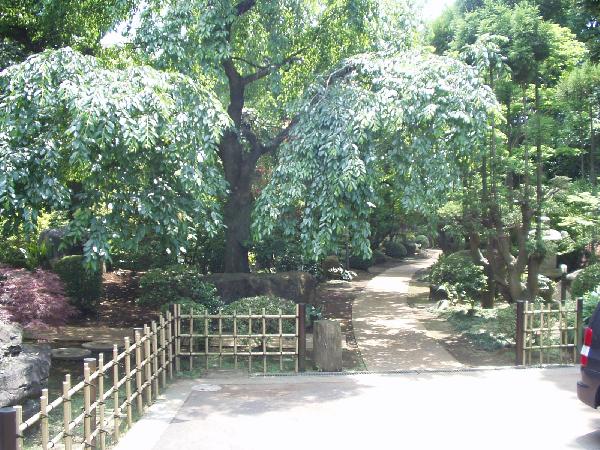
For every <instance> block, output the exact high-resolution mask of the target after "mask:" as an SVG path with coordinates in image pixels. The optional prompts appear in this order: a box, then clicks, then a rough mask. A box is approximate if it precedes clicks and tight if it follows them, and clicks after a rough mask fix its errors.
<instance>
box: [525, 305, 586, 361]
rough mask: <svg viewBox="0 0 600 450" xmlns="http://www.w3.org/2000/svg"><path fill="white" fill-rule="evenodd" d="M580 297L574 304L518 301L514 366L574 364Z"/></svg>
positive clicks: (580, 325) (576, 355)
mask: <svg viewBox="0 0 600 450" xmlns="http://www.w3.org/2000/svg"><path fill="white" fill-rule="evenodd" d="M581 311H582V300H581V299H579V300H577V302H576V303H575V305H574V306H565V305H564V304H562V303H560V302H559V303H556V304H548V305H544V304H541V305H540V304H534V303H531V302H527V301H521V302H517V329H516V333H517V339H516V341H517V346H516V347H517V349H516V363H517V365H522V364H526V365H531V364H550V363H573V364H575V363H577V359H578V355H579V350H580V344H581V343H580V340H581V329H582V315H581Z"/></svg>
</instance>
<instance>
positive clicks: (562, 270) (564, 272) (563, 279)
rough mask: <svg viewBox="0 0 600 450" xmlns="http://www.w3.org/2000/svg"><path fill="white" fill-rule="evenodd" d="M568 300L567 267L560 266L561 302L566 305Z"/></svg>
mask: <svg viewBox="0 0 600 450" xmlns="http://www.w3.org/2000/svg"><path fill="white" fill-rule="evenodd" d="M566 300H567V265H566V264H561V265H560V302H561V303H562V304H563V305H564V304H565V301H566Z"/></svg>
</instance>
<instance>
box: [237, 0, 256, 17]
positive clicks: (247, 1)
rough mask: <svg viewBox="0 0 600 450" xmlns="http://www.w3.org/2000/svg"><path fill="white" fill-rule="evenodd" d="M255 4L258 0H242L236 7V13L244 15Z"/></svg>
mask: <svg viewBox="0 0 600 450" xmlns="http://www.w3.org/2000/svg"><path fill="white" fill-rule="evenodd" d="M254 5H256V0H242V1H241V2H239V3H238V4H237V5H236V7H235V11H236V14H237V15H238V17H239V16H242V15H244V14H245V13H247V12H248V11H250V10H251V9H252V7H253V6H254Z"/></svg>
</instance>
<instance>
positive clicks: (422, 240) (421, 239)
mask: <svg viewBox="0 0 600 450" xmlns="http://www.w3.org/2000/svg"><path fill="white" fill-rule="evenodd" d="M415 242H416V243H417V244H419V245H420V246H421V248H429V247H431V244H430V243H429V238H428V237H427V236H425V235H424V234H419V235H418V236H417V237H415Z"/></svg>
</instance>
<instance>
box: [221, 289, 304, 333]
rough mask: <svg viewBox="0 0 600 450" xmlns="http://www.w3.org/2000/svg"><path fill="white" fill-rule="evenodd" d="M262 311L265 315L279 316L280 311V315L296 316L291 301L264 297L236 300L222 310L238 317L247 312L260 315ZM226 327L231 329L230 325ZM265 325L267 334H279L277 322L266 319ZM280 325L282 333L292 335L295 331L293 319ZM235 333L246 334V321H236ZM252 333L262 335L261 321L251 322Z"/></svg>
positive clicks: (294, 306)
mask: <svg viewBox="0 0 600 450" xmlns="http://www.w3.org/2000/svg"><path fill="white" fill-rule="evenodd" d="M263 309H264V310H265V314H279V310H280V309H281V312H282V314H285V315H290V314H296V304H295V303H294V302H293V301H291V300H287V299H284V298H279V297H269V296H264V295H262V296H258V297H247V298H242V299H240V300H236V301H235V302H233V303H230V304H229V305H227V306H225V307H224V308H223V314H227V315H232V314H233V313H234V312H236V313H237V314H238V315H243V314H248V311H249V310H250V311H252V314H262V310H263ZM227 325H228V326H227V328H228V329H231V327H232V326H231V324H229V323H227ZM265 325H266V329H267V333H269V334H272V333H278V332H279V320H274V319H267V320H265ZM282 325H283V332H284V333H294V332H295V330H296V321H295V320H294V319H285V320H283V321H282ZM237 331H238V333H240V334H247V333H248V320H247V319H246V320H243V319H240V320H238V321H237ZM252 333H255V334H260V333H262V321H259V320H255V321H253V323H252Z"/></svg>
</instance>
